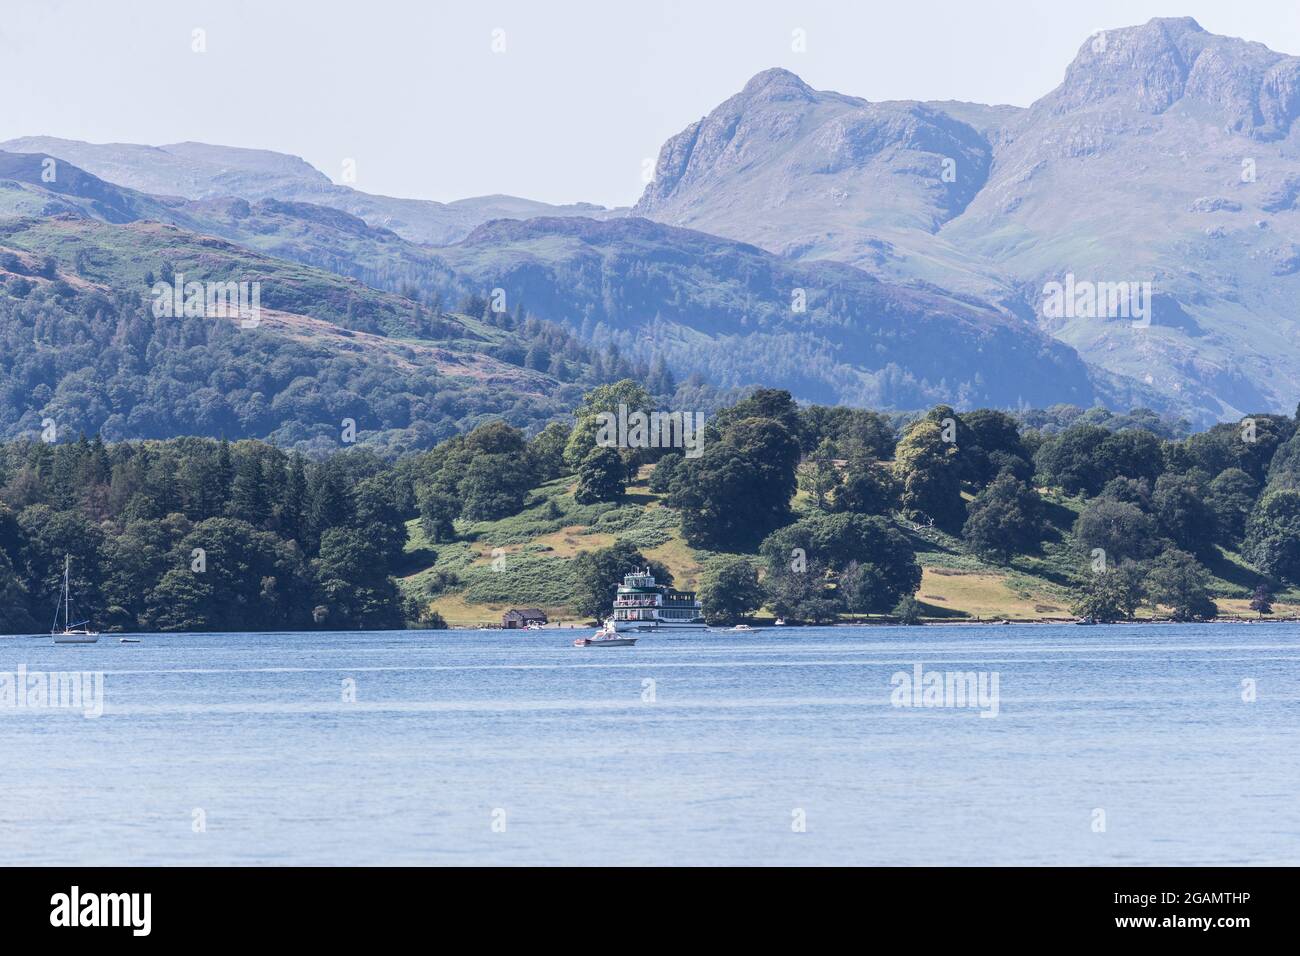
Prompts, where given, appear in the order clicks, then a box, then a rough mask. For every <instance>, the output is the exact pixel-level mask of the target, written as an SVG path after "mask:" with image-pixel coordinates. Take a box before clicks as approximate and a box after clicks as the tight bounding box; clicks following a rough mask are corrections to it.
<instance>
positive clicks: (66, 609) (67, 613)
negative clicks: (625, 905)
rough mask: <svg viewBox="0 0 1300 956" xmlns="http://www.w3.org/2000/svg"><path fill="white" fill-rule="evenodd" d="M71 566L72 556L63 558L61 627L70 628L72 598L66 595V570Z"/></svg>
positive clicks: (68, 555)
mask: <svg viewBox="0 0 1300 956" xmlns="http://www.w3.org/2000/svg"><path fill="white" fill-rule="evenodd" d="M71 565H72V555H70V554H65V555H64V556H63V626H64V627H71V626H72V606H71V605H72V597H71V595H69V594H68V590H69V588H68V569H69V567H71Z"/></svg>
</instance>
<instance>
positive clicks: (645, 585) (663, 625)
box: [614, 568, 704, 631]
mask: <svg viewBox="0 0 1300 956" xmlns="http://www.w3.org/2000/svg"><path fill="white" fill-rule="evenodd" d="M614 621H615V622H616V623H617V625H618V628H619V629H620V630H623V631H650V630H654V631H662V630H678V629H685V628H693V629H696V630H699V629H701V628H703V627H704V610H703V606H702V605H701V604H700V602H699V601H698V600H697V599H696V597H695V592H694V591H675V590H673V589H672V588H669V587H665V586H664V585H662V584H656V583H655V579H654V575H653V574H651V573H650V569H649V568H646V569H645V570H644V571H634V572H633V573H632V574H628V575H625V576H624V577H623V583H622V584H620V585H619V587H618V593H617V594H615V595H614Z"/></svg>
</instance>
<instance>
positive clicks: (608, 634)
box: [573, 618, 636, 647]
mask: <svg viewBox="0 0 1300 956" xmlns="http://www.w3.org/2000/svg"><path fill="white" fill-rule="evenodd" d="M635 643H636V638H635V637H624V636H623V635H622V634H620V633H619V632H618V625H617V624H616V623H615V622H614V619H613V618H610V619H609V620H608V621H606V622H605V626H604V627H602V628H601V629H600V630H598V631H597V632H596V633H595V634H593V635H591V637H579V638H578V639H576V640H575V641H574V642H573V646H574V647H631V646H632V645H633V644H635Z"/></svg>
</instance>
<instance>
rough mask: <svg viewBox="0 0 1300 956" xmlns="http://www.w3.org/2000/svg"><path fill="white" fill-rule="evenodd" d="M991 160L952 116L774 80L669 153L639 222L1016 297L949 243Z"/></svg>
mask: <svg viewBox="0 0 1300 956" xmlns="http://www.w3.org/2000/svg"><path fill="white" fill-rule="evenodd" d="M1006 118H1007V117H1006V116H1005V115H1003V114H1002V113H999V112H997V111H993V112H991V113H990V112H985V113H984V114H982V115H980V116H979V118H978V120H976V117H975V116H973V115H972V116H968V119H971V120H973V121H978V122H982V123H983V124H985V125H987V124H988V123H989V122H997V121H999V120H1004V119H1006ZM992 160H993V145H992V143H991V142H990V140H989V138H988V136H987V135H986V134H985V133H983V132H981V131H980V129H978V128H977V127H976V126H975V125H972V123H971V122H966V121H963V120H961V119H957V118H954V116H953V115H952V113H951V112H945V111H942V110H939V109H937V108H935V107H932V106H929V105H927V104H924V103H913V102H907V103H868V102H867V101H866V100H862V99H858V98H857V97H852V96H844V95H842V94H839V93H830V92H819V91H816V90H813V89H812V88H811V87H809V86H808V85H807V84H806V83H804V82H803V81H802V80H801V79H799V78H798V77H797V76H795V75H794V74H793V73H790V72H789V71H787V70H780V69H774V70H767V71H765V72H763V73H760V74H758V75H757V76H755V77H754V78H753V79H751V80H750V81H749V83H747V84H746V85H745V88H744V89H743V90H741V92H740V93H738V94H737V95H736V96H733V97H732V98H731V99H729V100H727V101H726V102H725V103H723V104H722V105H721V106H719V107H717V108H716V109H715V110H714V111H713V112H712V113H710V114H709V115H708V116H706V117H705V118H703V119H702V120H699V121H698V122H696V123H693V124H692V125H690V126H688V127H687V128H686V129H685V130H683V131H682V132H681V133H679V134H678V135H676V136H674V137H672V138H671V139H669V140H668V142H667V143H665V144H664V146H663V149H661V150H660V153H659V159H658V162H657V164H656V168H655V175H654V179H653V180H652V181H651V182H650V183H649V185H647V186H646V189H645V192H644V194H643V195H642V197H641V199H640V201H639V202H638V203H637V204H636V206H635V207H634V208H633V214H634V215H638V216H645V217H647V218H650V219H655V220H657V221H660V222H664V223H668V224H671V225H677V226H685V227H688V228H692V229H699V230H702V231H705V232H711V233H715V234H717V235H722V236H728V237H731V238H736V239H741V240H744V241H746V242H752V243H754V244H755V245H758V246H761V247H762V248H764V249H767V250H769V251H771V252H775V253H778V254H780V255H783V256H789V257H794V258H803V259H835V260H837V261H840V262H847V263H850V264H852V265H857V266H860V267H862V268H866V269H869V270H871V271H873V272H875V273H876V274H878V275H882V276H889V277H891V278H897V279H901V280H904V281H911V282H915V283H918V284H920V283H932V284H935V285H939V286H943V287H945V288H950V289H956V290H960V291H963V292H970V293H977V294H980V295H983V296H986V297H991V298H994V299H996V298H998V296H999V294H1004V295H1005V294H1007V293H1008V292H1009V290H1008V289H1006V288H1005V283H1004V281H1003V280H1002V278H1001V277H1000V276H998V275H997V274H996V273H995V272H994V270H992V269H991V268H990V267H989V265H988V264H987V263H985V262H982V261H981V260H979V259H978V258H975V257H971V256H968V255H967V254H966V253H965V252H964V251H963V250H961V249H959V248H957V247H955V246H952V245H951V244H949V243H948V242H946V241H945V240H943V239H942V238H940V237H939V231H940V229H941V227H942V226H943V225H944V224H945V223H947V222H949V221H951V220H952V219H954V218H955V217H957V216H959V215H960V214H961V213H962V211H963V210H965V208H966V206H967V205H968V204H969V203H970V202H971V201H972V200H973V199H974V198H975V196H976V195H978V193H979V191H980V189H981V188H982V187H983V185H984V183H985V180H986V179H987V177H988V173H989V169H990V167H991V165H992ZM945 162H949V163H951V169H952V170H953V175H952V177H951V181H947V179H946V178H945V176H944V168H945V165H944V164H945Z"/></svg>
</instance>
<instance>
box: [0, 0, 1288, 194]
mask: <svg viewBox="0 0 1300 956" xmlns="http://www.w3.org/2000/svg"><path fill="white" fill-rule="evenodd" d="M1066 6H1067V5H1066V4H1061V3H1058V2H1055V0H1038V2H1030V0H985V2H971V0H918V2H911V3H900V2H898V0H891V2H856V3H851V2H847V0H841V2H839V3H830V2H816V0H798V2H795V0H744V2H740V0H736V2H732V0H695V2H678V0H634V2H620V0H604V2H579V0H526V2H504V0H503V2H492V0H472V2H471V0H462V2H454V3H453V2H443V0H424V2H416V0H314V2H288V0H283V2H278V0H256V2H242V0H213V2H201V0H136V2H126V0H3V3H2V4H0V90H3V103H4V106H3V109H2V110H0V140H3V139H9V138H11V137H14V136H24V135H38V134H48V135H52V136H63V137H68V138H72V139H86V140H91V141H93V142H114V141H116V142H137V143H151V144H162V143H170V142H177V141H181V140H198V141H201V142H208V143H222V144H227V145H232V146H252V147H260V148H265V149H274V150H280V151H282V152H286V153H293V154H295V155H299V156H302V157H304V158H305V159H307V160H308V161H309V162H311V163H312V164H314V165H315V166H317V167H318V168H320V169H321V170H322V171H323V172H325V173H326V174H327V175H329V176H330V177H332V178H333V179H335V180H336V181H337V180H339V179H340V177H341V169H342V161H343V159H344V158H354V159H355V160H356V164H357V166H356V169H357V181H356V183H355V185H356V186H357V187H358V188H360V189H364V190H366V191H368V192H376V193H386V194H389V195H396V196H416V197H421V198H427V199H440V200H448V199H458V198H461V197H465V196H473V195H481V194H485V193H498V192H499V193H511V194H514V195H520V196H528V197H532V198H535V199H544V200H547V201H551V202H571V201H575V200H586V201H589V202H598V203H604V204H606V205H620V204H627V203H631V202H633V201H635V199H636V197H637V196H638V195H639V193H640V191H641V188H642V181H641V172H642V164H643V161H644V160H645V159H646V158H652V157H654V156H656V155H657V153H658V151H659V147H660V145H661V144H662V143H663V141H664V140H665V139H666V138H667V137H669V136H671V135H672V134H674V133H676V132H678V131H680V130H681V129H682V128H683V127H685V126H686V125H688V124H689V123H691V122H694V121H695V120H696V119H698V118H699V117H701V116H702V115H704V114H705V113H707V112H708V111H709V110H711V109H712V108H713V107H714V106H716V105H717V104H718V103H720V102H721V101H722V100H724V99H726V98H727V97H728V96H731V95H732V94H734V93H735V92H737V91H738V90H739V89H740V88H741V87H742V86H743V85H744V83H745V81H746V80H747V79H748V78H749V77H750V76H752V75H753V74H754V73H757V72H758V71H759V70H763V69H766V68H767V67H771V66H784V67H786V68H788V69H791V70H793V71H794V72H796V73H798V74H799V75H800V76H802V77H803V78H804V79H805V80H806V81H807V82H808V83H809V84H811V85H812V86H814V87H816V88H818V89H833V90H838V91H840V92H843V93H850V94H853V95H856V96H861V97H865V98H866V99H869V100H886V99H923V100H924V99H963V100H974V101H978V102H985V103H1014V104H1018V105H1027V104H1029V103H1030V102H1032V101H1033V100H1034V99H1036V98H1037V97H1039V96H1041V95H1042V94H1044V93H1046V92H1047V91H1048V90H1050V89H1051V88H1052V87H1054V86H1055V85H1056V84H1057V83H1059V82H1060V80H1061V77H1062V76H1063V74H1064V71H1065V67H1066V64H1067V63H1069V61H1070V60H1071V59H1072V58H1073V57H1074V54H1075V52H1076V51H1077V50H1078V48H1079V46H1080V44H1082V43H1083V41H1084V39H1085V38H1086V37H1087V36H1088V35H1089V34H1090V33H1092V32H1094V31H1096V30H1098V29H1103V28H1112V27H1117V26H1128V25H1132V24H1135V23H1141V22H1145V21H1146V20H1148V19H1150V18H1151V17H1153V16H1192V17H1195V18H1196V19H1197V20H1198V21H1199V22H1200V24H1201V26H1203V27H1205V28H1206V29H1207V30H1210V31H1211V32H1214V33H1222V34H1227V35H1230V36H1240V37H1245V38H1247V39H1250V40H1257V41H1259V42H1262V43H1264V44H1266V45H1268V46H1270V47H1272V48H1273V49H1275V50H1278V51H1280V52H1284V53H1293V54H1300V3H1297V2H1296V0H1252V2H1249V3H1227V2H1225V0H1213V2H1202V0H1178V2H1159V0H1091V2H1087V3H1074V4H1068V7H1069V9H1064V7H1066ZM196 28H201V29H202V30H204V31H206V43H207V52H206V53H201V54H200V53H195V52H193V51H192V49H191V47H192V35H193V31H194V30H195V29H196ZM796 29H801V30H803V31H804V33H805V35H806V38H807V49H806V52H802V53H799V52H794V51H793V50H792V49H791V46H792V43H791V40H792V35H793V31H794V30H796ZM496 30H500V31H503V37H504V45H505V49H504V52H499V53H498V52H494V51H493V40H494V31H496ZM500 36H502V34H498V37H500Z"/></svg>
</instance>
